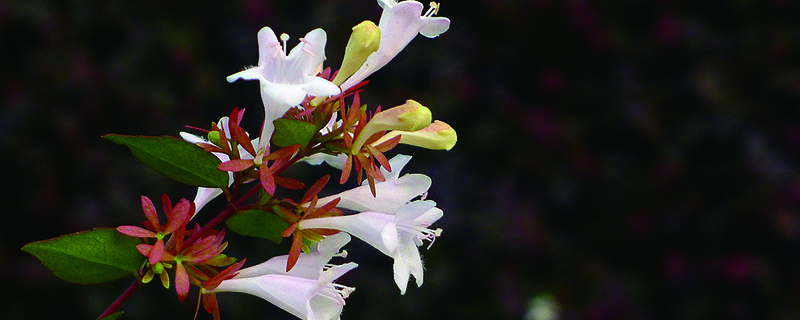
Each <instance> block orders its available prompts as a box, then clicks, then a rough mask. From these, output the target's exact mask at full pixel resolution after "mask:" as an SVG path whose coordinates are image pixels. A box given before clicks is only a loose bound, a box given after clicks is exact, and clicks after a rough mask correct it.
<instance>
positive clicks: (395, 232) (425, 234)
mask: <svg viewBox="0 0 800 320" xmlns="http://www.w3.org/2000/svg"><path fill="white" fill-rule="evenodd" d="M442 215H443V212H442V210H441V209H439V208H436V203H435V202H433V201H430V200H427V201H422V200H420V201H414V202H411V203H408V204H406V205H404V206H402V207H400V208H398V209H397V210H396V211H395V212H394V214H387V213H381V212H374V211H366V212H361V213H358V214H354V215H346V216H338V217H325V218H315V219H307V220H302V221H300V222H299V223H298V225H297V227H298V228H300V229H320V228H321V229H336V230H341V231H344V232H347V233H349V234H352V235H353V236H355V237H357V238H359V239H361V240H363V241H364V242H367V243H369V244H370V245H372V246H373V247H375V248H376V249H378V250H379V251H381V252H383V253H384V254H386V255H388V256H390V257H392V258H393V259H394V281H395V283H396V284H397V287H398V288H399V289H400V293H401V294H405V292H406V288H407V286H408V280H409V278H410V276H411V275H413V276H414V279H415V280H416V283H417V286H418V287H419V286H421V285H422V282H423V269H422V259H421V258H420V255H419V251H418V249H417V247H418V246H420V245H422V240H429V241H431V243H432V242H433V240H434V239H435V238H436V237H438V236H439V235H440V234H441V231H442V230H441V229H436V230H433V229H429V228H428V227H429V226H430V225H431V224H432V223H434V222H436V220H439V218H441V217H442Z"/></svg>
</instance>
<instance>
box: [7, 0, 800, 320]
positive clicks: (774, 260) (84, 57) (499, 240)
mask: <svg viewBox="0 0 800 320" xmlns="http://www.w3.org/2000/svg"><path fill="white" fill-rule="evenodd" d="M796 9H797V6H796V5H794V3H793V1H782V0H768V1H748V0H741V1H704V2H695V1H685V2H680V1H670V0H661V1H586V0H566V1H552V0H550V1H548V0H529V1H524V0H516V1H515V0H459V1H448V0H443V3H442V8H441V11H440V15H441V16H445V17H448V18H450V19H451V20H452V24H451V27H450V30H449V31H447V32H446V33H444V34H443V35H442V36H441V37H439V38H437V39H433V40H431V39H427V38H423V37H421V36H420V37H418V38H417V39H416V40H415V41H413V42H412V43H411V45H410V46H409V47H408V48H407V49H406V50H405V51H403V52H402V53H401V54H400V55H399V56H398V57H397V58H396V59H395V60H394V61H392V63H391V64H389V65H388V66H387V67H385V68H384V69H382V70H380V71H379V72H378V73H377V74H375V75H373V76H372V77H370V80H371V82H370V84H368V85H367V86H366V87H365V89H366V90H367V91H366V92H365V93H364V95H363V97H362V101H364V102H366V103H368V104H369V105H370V106H371V107H376V106H377V105H378V104H381V105H383V106H384V107H390V106H394V105H398V104H401V103H403V102H404V101H405V99H407V98H412V99H415V100H417V101H420V102H421V103H423V104H425V105H427V106H429V107H430V109H431V110H432V111H433V113H434V118H436V119H440V120H443V121H445V122H448V123H450V124H451V125H452V126H453V127H455V128H456V130H457V131H458V134H459V142H458V144H457V145H456V147H455V148H454V149H453V150H451V151H448V152H444V151H429V150H423V149H414V148H403V147H401V148H398V149H397V152H403V153H407V154H413V155H414V160H413V161H412V162H411V163H410V164H409V166H408V167H407V169H406V170H404V171H406V172H421V173H426V174H429V175H430V176H431V177H432V178H433V181H434V184H433V187H432V189H431V191H430V195H429V198H430V199H433V200H435V201H437V203H438V205H439V207H440V208H442V209H443V210H444V211H445V216H444V218H442V219H441V220H440V221H439V222H438V224H437V225H438V227H441V228H443V229H444V234H443V236H442V237H441V238H439V240H437V241H436V244H435V245H434V246H433V247H432V248H431V249H430V250H427V251H426V250H424V249H423V250H422V254H423V255H424V258H425V262H426V269H427V270H426V272H425V284H424V285H423V286H422V288H419V289H417V288H415V287H414V286H413V284H410V285H409V286H410V287H411V288H410V289H409V292H408V293H407V294H406V295H404V296H401V295H399V293H398V290H397V288H396V286H395V285H394V283H393V280H392V271H391V263H392V262H391V259H390V258H388V257H385V256H383V255H381V254H380V253H378V252H377V251H375V250H373V249H371V248H369V247H368V246H367V245H365V244H363V243H361V242H360V241H355V240H354V241H353V242H352V243H351V244H350V245H349V250H348V251H349V252H350V254H351V256H350V258H349V260H352V261H356V262H358V263H359V264H360V267H359V268H358V269H356V270H354V271H353V272H351V273H350V274H348V275H346V276H345V277H343V278H342V279H341V280H340V282H341V283H343V284H346V285H351V286H355V287H357V291H356V292H355V293H354V294H353V295H352V296H351V297H350V298H349V299H348V300H347V306H346V308H345V311H344V313H343V318H344V319H409V318H412V319H435V318H440V319H441V318H444V319H450V318H452V319H526V320H533V319H536V320H544V319H556V318H547V317H546V315H547V313H548V311H550V312H555V315H557V319H591V320H603V319H715V318H717V319H797V318H800V260H799V259H798V254H799V253H800V242H799V241H798V240H799V239H800V238H799V237H800V233H798V232H799V231H800V229H798V209H800V179H799V178H798V169H800V168H798V162H797V160H798V157H800V112H799V111H798V103H799V102H800V70H798V59H797V57H798V43H800V42H798V41H800V22H799V21H800V20H798V19H797V17H798V15H797V13H798V12H797V10H796ZM380 12H381V11H380V8H379V7H378V5H377V3H376V1H374V0H327V1H266V0H263V1H262V0H241V1H225V2H213V3H206V4H200V2H196V1H147V0H145V1H86V0H84V1H80V0H72V1H54V0H5V1H2V2H0V97H1V100H0V101H1V102H0V103H1V104H2V109H0V148H2V151H1V152H2V162H0V163H1V164H2V167H3V168H4V169H5V170H4V171H3V181H4V185H5V186H4V188H3V190H4V191H3V193H2V196H0V206H1V207H2V208H3V209H2V210H3V212H4V214H3V218H4V219H3V220H4V224H3V225H4V228H3V232H2V233H0V237H2V244H0V261H2V262H3V263H2V264H0V278H2V279H4V280H2V283H3V284H4V285H3V289H4V292H5V295H6V296H7V298H4V301H3V307H2V308H0V318H3V319H47V318H70V319H72V318H74V319H79V318H83V319H91V318H94V317H96V316H97V315H99V314H100V313H101V312H102V311H103V310H104V309H105V308H106V307H107V306H108V305H109V304H110V303H111V301H113V300H114V299H115V298H116V297H117V295H118V294H120V293H121V292H122V291H123V290H124V289H125V288H126V287H127V285H128V284H129V283H130V279H125V280H120V281H116V282H112V283H108V284H99V285H86V286H82V285H76V284H69V283H66V282H64V281H62V280H60V279H58V278H56V277H55V276H53V275H52V274H51V273H50V272H49V271H47V270H46V269H45V268H44V267H43V266H41V264H40V263H39V262H38V261H37V260H36V259H35V258H34V257H33V256H31V255H28V254H26V253H24V252H22V251H20V248H21V247H22V246H23V245H24V244H25V243H28V242H31V241H35V240H42V239H48V238H52V237H56V236H58V235H61V234H65V233H72V232H77V231H82V230H87V229H91V228H93V227H98V226H108V227H114V226H118V225H122V224H137V223H139V222H140V221H142V220H143V216H142V213H141V209H140V207H139V203H138V201H139V200H138V199H139V196H140V195H147V196H149V197H151V198H153V199H158V197H159V196H160V195H161V193H162V192H165V193H167V194H168V195H169V196H170V197H172V198H173V199H179V198H181V197H187V198H190V199H191V198H192V197H193V196H194V192H195V190H194V188H192V187H188V186H185V185H181V184H178V183H175V182H172V181H170V180H168V179H166V178H163V177H161V176H159V175H158V174H156V173H154V172H153V171H151V170H149V169H147V168H146V167H145V166H144V165H142V164H140V163H139V162H138V161H137V160H136V159H135V158H134V157H133V156H131V155H130V152H129V151H128V150H127V148H124V147H120V146H117V145H115V144H113V143H111V142H109V141H106V140H104V139H102V138H100V136H101V135H103V134H106V133H121V134H145V135H177V133H178V132H179V131H181V130H185V129H184V128H183V127H182V126H184V125H192V126H198V127H208V126H209V124H210V123H211V122H212V121H216V120H218V119H219V117H220V116H222V115H225V114H227V113H228V112H229V111H230V110H231V109H232V108H233V107H236V106H238V107H245V108H247V110H248V111H247V116H249V119H248V120H246V121H245V127H249V128H251V129H250V131H251V132H254V131H256V130H257V128H258V123H257V122H258V118H259V117H261V116H262V112H263V109H262V107H261V104H260V103H261V102H260V98H259V93H258V84H257V83H256V82H237V83H234V84H228V83H227V82H226V81H225V77H226V76H227V75H229V74H232V73H234V72H236V71H239V70H241V69H242V68H243V67H245V66H248V65H252V64H255V63H257V59H258V56H257V43H256V32H257V31H258V30H259V29H260V28H261V27H263V26H270V27H272V28H273V29H274V30H276V32H278V33H281V32H286V33H288V34H290V35H291V36H292V37H293V40H291V41H290V43H291V44H292V46H293V45H294V43H296V42H295V41H296V39H297V38H299V37H301V36H302V35H304V34H305V33H306V32H308V31H310V30H311V29H313V28H316V27H322V28H324V29H325V30H326V31H327V32H328V37H329V40H328V44H327V49H326V52H327V57H328V60H327V62H326V65H328V66H331V67H333V68H334V69H335V68H337V67H338V64H339V62H340V61H341V57H342V53H343V49H344V46H345V44H346V41H347V38H348V36H349V30H350V28H351V27H352V26H353V25H355V24H357V23H359V22H361V21H362V20H365V19H370V20H373V21H376V22H377V20H378V18H379V17H380ZM247 121H250V122H247ZM307 170H309V171H310V172H311V174H307V173H306V174H304V173H303V172H305V171H307ZM321 172H329V171H327V168H312V169H309V168H308V167H301V166H298V169H297V170H295V171H294V172H293V173H292V174H296V176H297V177H301V178H302V179H304V181H306V182H313V180H315V179H316V178H315V177H314V176H313V175H314V174H319V173H321ZM221 206H222V204H221V203H219V202H214V203H213V204H212V205H211V207H212V209H213V208H214V207H215V208H220V207H221ZM210 211H212V210H204V213H201V215H200V218H199V219H203V218H205V219H208V217H209V216H210V214H211V212H210ZM203 214H205V215H203ZM228 240H229V241H230V242H231V245H230V248H229V249H228V253H229V254H230V255H233V256H238V257H244V256H246V257H248V262H249V264H248V265H251V264H253V263H257V262H260V261H263V260H265V259H267V258H269V257H271V256H273V255H276V254H282V253H285V252H286V248H287V246H288V245H287V244H286V243H283V244H282V245H281V246H275V245H273V244H271V243H269V242H267V241H258V240H254V239H248V238H243V237H238V236H236V235H230V236H229V237H228ZM195 299H196V296H194V292H193V293H192V295H190V298H189V301H187V302H186V303H184V304H180V303H178V302H177V299H176V297H175V294H174V291H172V290H165V289H163V288H161V287H159V286H158V285H150V286H147V287H145V288H144V289H142V290H141V291H140V292H139V293H138V294H137V295H135V296H134V298H132V299H131V300H130V301H129V302H128V303H127V304H126V305H124V306H123V308H122V309H123V310H124V311H126V315H125V316H123V319H167V318H169V319H190V318H191V317H192V316H193V313H194V308H195V301H196V300H195ZM220 300H221V304H222V306H221V307H222V316H223V318H225V319H253V318H260V319H292V317H291V316H290V315H288V314H287V313H284V312H283V311H280V310H279V309H277V308H276V307H273V306H271V305H270V304H268V303H267V302H264V301H262V300H260V299H258V298H256V297H252V296H248V295H244V294H226V295H221V296H220ZM199 318H200V319H210V316H208V315H207V314H201V315H200V316H199Z"/></svg>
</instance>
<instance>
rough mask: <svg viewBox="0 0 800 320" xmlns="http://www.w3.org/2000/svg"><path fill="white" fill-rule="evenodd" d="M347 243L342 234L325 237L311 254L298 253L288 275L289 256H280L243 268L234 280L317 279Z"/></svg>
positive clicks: (345, 236) (345, 234)
mask: <svg viewBox="0 0 800 320" xmlns="http://www.w3.org/2000/svg"><path fill="white" fill-rule="evenodd" d="M348 242H350V235H349V234H347V233H344V232H342V233H338V234H335V235H332V236H327V237H325V239H323V240H322V241H320V242H319V244H318V245H317V249H316V250H314V251H313V252H311V253H309V254H306V253H300V257H299V258H298V259H297V263H296V264H295V265H294V267H293V268H292V270H289V272H288V273H287V272H286V263H287V261H288V260H289V259H288V257H289V256H288V255H282V256H277V257H273V258H271V259H269V260H267V261H265V262H262V263H260V264H257V265H255V266H252V267H248V268H244V269H242V270H240V271H239V274H237V275H236V278H237V279H240V278H250V277H257V276H261V275H265V274H288V275H291V276H296V277H303V278H308V279H317V278H319V276H320V274H321V273H322V269H323V267H324V266H325V264H327V263H328V262H329V261H330V260H331V257H333V255H335V254H336V253H338V252H339V250H341V249H342V247H344V245H345V244H347V243H348Z"/></svg>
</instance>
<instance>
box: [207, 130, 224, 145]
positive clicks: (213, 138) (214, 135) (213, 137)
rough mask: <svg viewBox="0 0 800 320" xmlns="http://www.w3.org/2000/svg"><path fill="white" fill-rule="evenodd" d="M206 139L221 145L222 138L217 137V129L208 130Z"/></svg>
mask: <svg viewBox="0 0 800 320" xmlns="http://www.w3.org/2000/svg"><path fill="white" fill-rule="evenodd" d="M208 141H211V143H213V144H215V145H217V146H220V147H221V146H222V140H221V139H220V137H219V131H210V132H209V133H208Z"/></svg>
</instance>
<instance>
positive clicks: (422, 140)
mask: <svg viewBox="0 0 800 320" xmlns="http://www.w3.org/2000/svg"><path fill="white" fill-rule="evenodd" d="M396 136H400V142H399V143H402V144H407V145H412V146H417V147H422V148H426V149H431V150H450V149H452V148H453V146H455V145H456V141H457V140H458V137H457V136H456V130H454V129H453V128H452V127H450V125H449V124H447V123H444V122H441V121H439V120H436V121H434V122H433V123H431V124H430V125H429V126H427V127H425V128H422V129H420V130H417V131H398V130H395V131H392V132H389V133H387V134H386V135H384V136H383V137H381V138H380V139H378V140H377V141H375V142H373V143H372V145H375V146H376V145H379V144H381V143H382V142H384V141H386V140H389V139H391V138H394V137H396Z"/></svg>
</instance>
